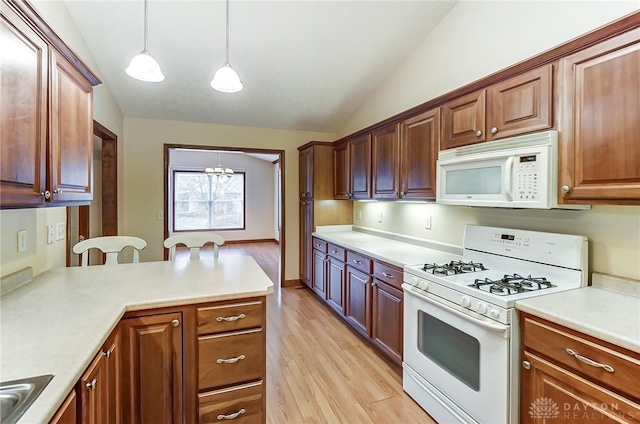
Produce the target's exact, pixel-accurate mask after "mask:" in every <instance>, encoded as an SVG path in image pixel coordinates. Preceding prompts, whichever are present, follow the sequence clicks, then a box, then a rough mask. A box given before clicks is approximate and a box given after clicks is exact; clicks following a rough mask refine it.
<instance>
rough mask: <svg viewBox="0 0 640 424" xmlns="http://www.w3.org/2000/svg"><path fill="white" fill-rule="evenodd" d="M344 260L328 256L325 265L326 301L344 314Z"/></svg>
mask: <svg viewBox="0 0 640 424" xmlns="http://www.w3.org/2000/svg"><path fill="white" fill-rule="evenodd" d="M344 278H345V276H344V262H342V261H341V260H338V259H336V258H333V257H329V263H328V267H327V303H328V304H329V306H331V307H332V308H333V309H335V310H336V311H337V312H339V313H340V314H341V315H344V297H345V296H344V288H345V284H344Z"/></svg>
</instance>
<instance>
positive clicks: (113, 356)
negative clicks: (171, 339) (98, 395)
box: [102, 327, 122, 424]
mask: <svg viewBox="0 0 640 424" xmlns="http://www.w3.org/2000/svg"><path fill="white" fill-rule="evenodd" d="M102 352H103V355H104V357H105V358H106V367H107V373H106V377H107V392H108V395H107V396H108V401H107V417H108V420H107V421H108V422H109V423H110V424H113V423H121V422H122V333H121V332H120V328H119V327H117V328H116V329H115V330H114V331H113V333H111V336H109V339H107V343H105V345H104V347H103V349H102Z"/></svg>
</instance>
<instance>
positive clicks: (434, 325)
mask: <svg viewBox="0 0 640 424" xmlns="http://www.w3.org/2000/svg"><path fill="white" fill-rule="evenodd" d="M402 286H403V288H404V292H405V297H404V362H405V365H404V366H408V367H409V370H408V371H409V374H411V372H412V371H413V372H415V373H416V374H418V375H419V376H420V377H421V378H422V379H424V380H426V382H427V383H428V384H424V385H423V386H424V387H429V388H431V390H428V389H427V390H424V393H421V394H420V396H426V397H430V398H431V399H427V400H425V402H424V403H422V402H420V400H418V399H417V398H416V396H414V395H413V394H412V393H410V392H409V391H408V393H409V394H410V395H412V397H414V399H416V400H417V401H418V403H420V404H421V405H423V407H425V409H427V412H429V413H431V414H432V416H433V417H434V418H435V419H436V420H437V421H439V422H456V421H458V422H464V421H468V420H467V419H464V418H460V417H461V416H465V415H468V416H470V417H472V418H473V420H474V421H476V422H479V423H507V422H508V421H509V412H510V411H509V368H510V360H509V343H510V331H509V326H507V325H503V324H500V323H497V322H495V321H491V320H489V319H487V318H485V317H483V316H481V315H479V314H476V313H474V312H471V311H469V310H466V309H464V308H462V307H460V306H458V305H455V304H453V303H451V302H449V301H447V300H444V299H441V298H439V297H436V296H433V295H431V294H428V293H425V292H423V291H419V290H417V289H415V288H413V287H412V286H410V285H408V284H403V285H402ZM406 376H407V373H405V377H406ZM409 377H411V376H410V375H409ZM416 383H418V381H417V379H416ZM414 386H419V384H417V385H414ZM433 389H435V390H433ZM405 390H406V389H405ZM431 403H433V405H434V411H430V410H429V406H425V404H426V405H430V404H431ZM447 404H448V405H447ZM438 405H444V406H445V407H444V408H441V407H439V406H438ZM447 409H448V410H453V411H455V410H458V409H461V410H462V411H464V414H447V413H446V412H442V413H443V414H444V415H443V416H437V415H438V413H440V412H439V411H446V410H447ZM434 412H435V413H434Z"/></svg>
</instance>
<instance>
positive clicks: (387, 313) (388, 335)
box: [371, 279, 402, 365]
mask: <svg viewBox="0 0 640 424" xmlns="http://www.w3.org/2000/svg"><path fill="white" fill-rule="evenodd" d="M372 286H373V287H372V312H373V313H372V316H371V320H372V325H371V338H372V339H373V342H374V343H375V344H376V345H377V346H378V348H379V349H380V350H382V351H383V352H384V353H385V354H386V355H387V356H388V357H389V358H391V360H393V361H394V362H395V363H396V364H398V365H401V364H402V291H400V290H398V289H395V288H393V287H391V286H389V285H387V284H385V283H383V282H382V281H380V280H377V279H376V280H374V281H373V284H372Z"/></svg>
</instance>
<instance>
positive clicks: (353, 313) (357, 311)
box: [346, 266, 371, 337]
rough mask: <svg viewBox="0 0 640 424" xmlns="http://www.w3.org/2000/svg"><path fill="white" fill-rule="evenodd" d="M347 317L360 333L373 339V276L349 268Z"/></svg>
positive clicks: (347, 275)
mask: <svg viewBox="0 0 640 424" xmlns="http://www.w3.org/2000/svg"><path fill="white" fill-rule="evenodd" d="M346 277H347V278H346V292H347V293H346V294H347V305H346V316H347V320H348V321H349V323H350V324H351V325H352V326H353V328H355V329H356V330H358V331H359V332H360V333H362V334H363V335H365V336H367V337H371V276H370V275H368V274H365V273H363V272H361V271H358V270H357V269H354V268H352V267H350V266H347V274H346Z"/></svg>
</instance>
